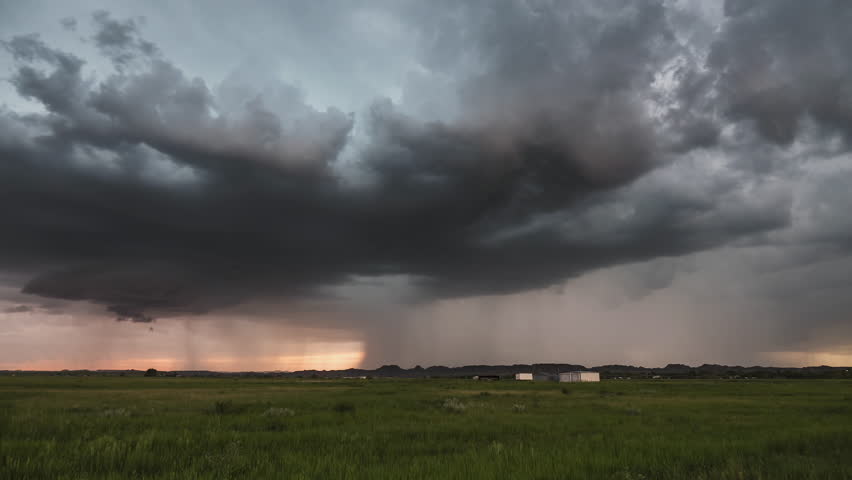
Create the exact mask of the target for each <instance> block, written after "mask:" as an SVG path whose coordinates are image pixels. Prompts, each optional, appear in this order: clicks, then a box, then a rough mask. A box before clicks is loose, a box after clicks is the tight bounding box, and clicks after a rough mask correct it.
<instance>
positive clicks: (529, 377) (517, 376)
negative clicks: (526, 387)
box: [515, 373, 533, 380]
mask: <svg viewBox="0 0 852 480" xmlns="http://www.w3.org/2000/svg"><path fill="white" fill-rule="evenodd" d="M532 379H533V374H532V373H516V374H515V380H532Z"/></svg>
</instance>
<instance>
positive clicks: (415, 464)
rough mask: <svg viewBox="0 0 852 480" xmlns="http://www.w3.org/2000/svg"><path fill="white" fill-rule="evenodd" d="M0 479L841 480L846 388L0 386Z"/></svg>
mask: <svg viewBox="0 0 852 480" xmlns="http://www.w3.org/2000/svg"><path fill="white" fill-rule="evenodd" d="M0 478H2V479H16V480H24V479H119V478H140V479H196V478H197V479H230V478H251V479H261V478H285V479H290V478H292V479H338V478H346V479H391V478H392V479H477V478H483V479H484V478H489V479H490V478H506V479H526V478H529V479H586V478H589V479H597V478H606V479H624V480H627V479H647V480H651V479H772V480H779V479H848V478H852V381H847V380H714V381H708V380H643V381H637V380H623V381H620V380H608V381H607V380H605V381H603V382H601V383H596V384H592V383H589V384H559V383H549V382H547V383H543V382H518V381H511V380H509V381H507V380H501V381H496V382H477V381H473V380H462V379H443V380H441V379H424V380H401V379H371V380H307V379H303V380H297V379H280V378H274V379H258V378H188V377H178V378H161V377H157V378H144V377H96V376H93V377H48V376H15V377H12V376H5V377H0Z"/></svg>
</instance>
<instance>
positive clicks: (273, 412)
mask: <svg viewBox="0 0 852 480" xmlns="http://www.w3.org/2000/svg"><path fill="white" fill-rule="evenodd" d="M261 415H262V416H264V417H292V416H294V415H296V412H295V410H293V409H291V408H277V407H270V408H267V409H266V411H264V412H263V413H261Z"/></svg>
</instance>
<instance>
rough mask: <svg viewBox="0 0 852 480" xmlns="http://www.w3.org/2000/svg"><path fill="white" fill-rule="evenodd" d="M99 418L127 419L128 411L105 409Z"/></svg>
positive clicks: (124, 409) (123, 409)
mask: <svg viewBox="0 0 852 480" xmlns="http://www.w3.org/2000/svg"><path fill="white" fill-rule="evenodd" d="M101 416H104V417H129V416H130V410H128V409H126V408H107V409H106V410H104V411H103V412H101Z"/></svg>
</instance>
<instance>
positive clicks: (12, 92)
mask: <svg viewBox="0 0 852 480" xmlns="http://www.w3.org/2000/svg"><path fill="white" fill-rule="evenodd" d="M850 22H852V3H850V2H848V1H840V0H838V1H830V0H814V1H810V2H802V1H798V0H777V1H765V2H760V1H746V0H741V1H727V2H721V1H720V2H710V1H703V0H696V1H655V0H647V1H640V2H637V1H614V0H613V1H611V0H606V1H600V0H594V1H545V0H540V1H539V0H525V1H520V0H519V1H514V2H510V1H489V2H484V1H483V2H457V1H430V2H422V1H396V0H394V1H378V0H377V1H371V2H351V1H343V0H340V1H332V0H318V1H311V2H304V1H286V2H262V1H247V2H239V3H235V2H230V1H228V2H226V1H221V2H220V1H204V2H200V1H199V2H136V1H132V2H131V1H128V2H122V1H109V2H106V1H96V0H80V1H75V2H55V1H50V2H38V1H30V2H20V1H3V0H0V42H2V43H0V76H2V79H1V80H2V83H0V229H2V235H0V368H109V367H113V366H114V367H117V368H147V367H149V366H159V368H210V369H219V370H249V369H255V370H260V369H263V370H272V369H282V370H292V369H297V368H312V367H315V368H345V367H349V366H356V365H362V366H365V367H375V366H378V365H381V364H390V363H396V364H400V365H403V366H413V365H415V364H423V365H433V364H444V365H459V364H479V363H492V364H495V363H531V362H566V363H581V364H586V365H589V366H591V365H601V364H612V363H627V364H634V365H645V366H658V365H664V364H666V363H691V364H701V363H705V362H706V363H725V364H748V365H752V364H774V365H808V364H831V365H850V364H852V317H850V315H852V295H849V293H848V292H849V290H850V288H852V216H850V214H849V212H850V211H852V30H850V29H849V28H848V25H850V24H852V23H850Z"/></svg>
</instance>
